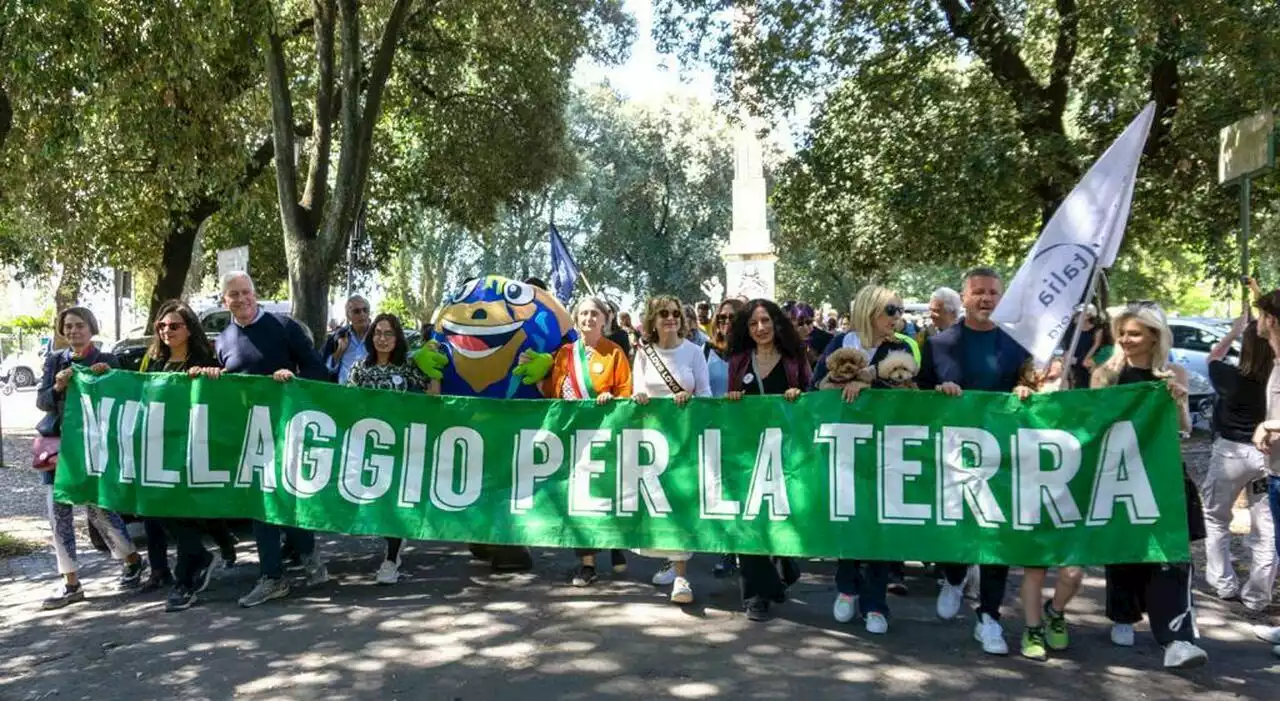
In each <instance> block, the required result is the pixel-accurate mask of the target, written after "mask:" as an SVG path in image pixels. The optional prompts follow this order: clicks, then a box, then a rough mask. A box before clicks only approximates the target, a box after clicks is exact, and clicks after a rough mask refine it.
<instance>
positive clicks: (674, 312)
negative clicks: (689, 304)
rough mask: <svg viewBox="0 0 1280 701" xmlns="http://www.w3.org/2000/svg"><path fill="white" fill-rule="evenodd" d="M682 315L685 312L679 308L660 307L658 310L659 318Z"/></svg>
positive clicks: (671, 317) (674, 317) (673, 317)
mask: <svg viewBox="0 0 1280 701" xmlns="http://www.w3.org/2000/svg"><path fill="white" fill-rule="evenodd" d="M682 316H684V314H683V313H682V312H681V311H680V310H679V309H659V310H658V318H659V319H679V318H680V317H682Z"/></svg>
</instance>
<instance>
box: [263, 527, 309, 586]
mask: <svg viewBox="0 0 1280 701" xmlns="http://www.w3.org/2000/svg"><path fill="white" fill-rule="evenodd" d="M281 536H284V539H285V540H287V541H289V545H290V546H291V547H293V550H294V552H296V553H298V554H299V555H301V556H302V557H307V556H308V555H311V554H312V553H314V552H315V551H316V535H315V533H312V532H311V531H304V530H302V529H301V528H292V527H289V526H273V525H271V524H270V523H263V522H261V521H254V522H253V538H254V540H256V541H257V542H258V568H259V570H260V573H261V575H262V576H263V577H270V578H272V579H281V578H282V577H284V556H283V552H282V551H283V550H284V547H283V544H282V543H281V540H280V537H281Z"/></svg>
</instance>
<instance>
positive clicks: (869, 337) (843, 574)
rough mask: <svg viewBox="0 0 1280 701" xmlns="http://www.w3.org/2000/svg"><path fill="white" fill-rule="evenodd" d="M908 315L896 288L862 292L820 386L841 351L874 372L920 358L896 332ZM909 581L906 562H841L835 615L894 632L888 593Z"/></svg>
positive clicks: (817, 377) (847, 394) (818, 376)
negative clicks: (890, 362) (903, 358)
mask: <svg viewBox="0 0 1280 701" xmlns="http://www.w3.org/2000/svg"><path fill="white" fill-rule="evenodd" d="M903 311H904V310H903V307H902V298H901V297H899V296H898V294H897V293H896V292H894V291H893V290H890V289H888V288H884V287H879V286H877V285H867V286H866V287H864V288H862V289H861V290H859V291H858V294H857V295H856V296H855V297H854V298H853V303H852V304H851V305H850V313H849V327H850V328H849V331H848V333H844V334H841V335H839V336H836V337H835V338H834V339H832V340H831V343H830V344H828V346H827V349H826V352H825V353H824V354H823V356H824V357H823V360H822V361H820V362H819V363H818V369H817V371H816V372H814V382H815V384H816V383H817V382H819V381H821V380H822V378H823V377H825V376H826V374H827V365H826V357H825V356H827V355H830V354H831V353H833V352H834V351H836V350H838V349H840V348H855V349H857V350H860V351H862V352H863V354H865V355H866V357H867V363H868V367H872V368H874V367H875V366H876V365H877V364H879V363H880V361H882V360H884V359H885V358H886V357H888V355H889V354H890V353H893V352H895V351H898V352H905V353H911V354H912V355H915V354H916V349H915V344H914V342H912V341H911V340H910V339H908V338H905V337H903V336H902V335H901V334H899V333H897V330H896V329H897V325H898V321H899V320H900V319H901V318H902V314H903ZM859 388H860V387H859V385H857V384H856V383H853V384H850V385H848V386H846V387H845V388H844V390H843V393H844V399H845V401H848V402H852V401H854V400H856V399H857V398H858V391H859ZM903 579H904V578H903V576H902V563H900V562H883V561H859V560H840V561H839V562H838V563H837V564H836V591H837V594H836V600H835V603H834V605H833V606H832V615H833V616H834V617H835V619H836V620H837V621H839V622H840V623H848V622H849V621H852V620H853V618H854V616H855V615H857V614H858V613H861V614H862V617H863V618H864V619H865V621H866V628H867V632H868V633H872V634H876V635H880V634H883V633H886V632H888V630H889V603H888V598H887V596H886V593H887V592H888V591H889V590H890V585H891V584H892V585H893V591H894V592H895V593H898V594H906V592H907V589H906V583H905V582H904V581H903ZM891 580H892V582H891ZM859 609H860V611H859Z"/></svg>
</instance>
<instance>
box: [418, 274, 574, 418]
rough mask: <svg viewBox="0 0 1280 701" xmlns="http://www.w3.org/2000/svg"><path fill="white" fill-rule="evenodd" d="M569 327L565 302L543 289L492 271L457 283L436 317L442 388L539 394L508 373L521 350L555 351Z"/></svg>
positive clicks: (459, 391)
mask: <svg viewBox="0 0 1280 701" xmlns="http://www.w3.org/2000/svg"><path fill="white" fill-rule="evenodd" d="M572 328H573V321H572V319H571V318H570V316H569V312H568V311H567V310H565V308H564V305H562V304H560V302H559V300H557V299H556V298H555V297H554V296H552V295H551V293H549V292H547V291H546V290H543V289H540V288H537V287H534V286H533V285H526V284H525V283H523V282H520V281H518V280H509V279H507V278H505V277H499V276H497V275H489V276H487V277H483V278H475V279H472V280H468V281H466V282H464V283H462V286H461V287H459V288H458V289H457V290H456V291H454V292H453V294H451V295H450V296H449V298H448V299H447V300H446V301H445V303H444V306H443V307H441V309H440V313H439V315H438V316H437V317H436V324H435V336H434V338H435V340H436V341H438V342H439V343H440V345H441V346H443V347H444V350H445V353H446V354H448V356H449V359H450V362H449V365H448V366H447V367H446V368H445V370H444V377H443V378H442V380H441V383H442V384H441V391H442V393H444V394H452V395H469V396H479V397H494V398H499V399H505V398H512V397H518V398H526V399H533V398H540V397H541V396H542V394H541V393H540V392H539V391H538V388H537V386H534V385H526V384H523V383H521V382H520V379H519V378H518V377H516V376H515V375H513V374H512V371H513V370H515V367H516V365H517V364H518V363H519V362H520V354H521V353H523V352H525V351H526V350H532V351H535V352H538V353H555V352H556V349H558V348H559V347H560V345H561V341H562V339H563V338H564V337H565V335H566V334H568V333H569V332H570V330H571V329H572Z"/></svg>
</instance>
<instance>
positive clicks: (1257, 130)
mask: <svg viewBox="0 0 1280 701" xmlns="http://www.w3.org/2000/svg"><path fill="white" fill-rule="evenodd" d="M1275 165H1276V116H1275V114H1274V113H1272V112H1271V111H1270V110H1266V111H1263V112H1259V113H1258V114H1255V115H1253V116H1252V117H1245V118H1244V119H1242V120H1240V121H1238V122H1236V123H1235V124H1232V125H1231V126H1228V127H1224V128H1223V129H1222V132H1221V134H1220V137H1219V141H1218V183H1219V184H1221V185H1225V184H1227V183H1230V182H1235V181H1236V180H1239V179H1240V178H1246V177H1251V176H1254V175H1259V174H1261V173H1263V172H1265V171H1267V170H1270V169H1272V168H1274V167H1275Z"/></svg>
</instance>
